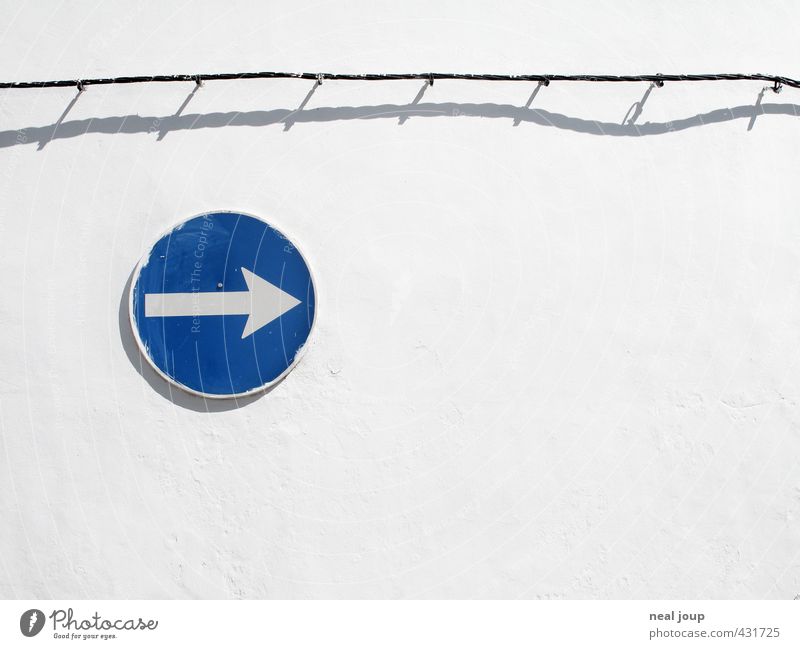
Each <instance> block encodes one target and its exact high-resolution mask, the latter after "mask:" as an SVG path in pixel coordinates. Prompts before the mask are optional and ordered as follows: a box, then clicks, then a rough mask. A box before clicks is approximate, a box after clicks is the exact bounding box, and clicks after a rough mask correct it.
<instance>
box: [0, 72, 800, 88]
mask: <svg viewBox="0 0 800 649" xmlns="http://www.w3.org/2000/svg"><path fill="white" fill-rule="evenodd" d="M243 79H307V80H310V81H316V82H317V83H318V84H322V82H323V81H399V80H403V79H422V80H426V81H428V83H429V84H431V85H433V83H434V81H437V80H443V79H454V80H459V81H536V82H539V83H540V84H542V85H545V86H547V85H549V84H550V83H551V82H553V81H580V82H591V83H598V82H599V83H605V82H612V83H614V82H623V83H624V82H642V81H647V82H651V83H654V84H655V85H656V86H659V87H661V86H663V85H664V83H666V82H670V83H673V82H679V81H767V82H769V83H772V84H773V87H772V90H774V91H775V92H780V90H781V87H782V86H789V87H791V88H800V80H797V79H792V78H790V77H781V76H776V75H771V74H759V73H756V74H628V75H615V74H462V73H450V72H414V73H406V74H338V73H330V72H222V73H216V74H167V75H155V76H150V77H147V76H129V77H100V78H96V79H61V80H57V81H2V82H0V89H3V88H10V89H13V88H65V87H77V88H78V90H84V89H85V88H86V87H87V86H108V85H112V84H127V83H170V82H175V81H194V82H195V83H196V84H197V85H201V84H202V83H203V82H205V81H224V80H243Z"/></svg>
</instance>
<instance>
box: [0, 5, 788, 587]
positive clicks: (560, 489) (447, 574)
mask: <svg viewBox="0 0 800 649" xmlns="http://www.w3.org/2000/svg"><path fill="white" fill-rule="evenodd" d="M3 4H4V5H5V6H4V7H3V15H4V16H6V17H7V20H6V21H5V24H4V26H3V28H2V29H4V31H3V33H2V37H0V60H1V61H3V66H2V75H0V76H2V78H3V80H29V79H46V78H62V77H66V78H72V77H81V76H83V77H86V76H97V75H114V74H151V73H173V72H187V73H194V72H210V71H243V70H259V69H277V70H312V71H316V70H326V71H343V72H344V71H347V72H362V71H374V72H383V71H418V70H437V71H464V72H473V71H478V72H480V71H486V72H565V73H566V72H600V73H643V72H756V71H760V72H765V73H776V74H784V75H789V76H795V77H800V53H799V52H798V49H797V33H796V27H797V24H798V23H800V6H798V5H797V3H793V2H788V1H787V2H774V3H752V2H712V3H704V4H703V6H698V3H693V2H670V3H663V4H659V5H656V4H655V3H641V2H613V3H609V2H572V3H565V2H563V1H556V0H553V1H548V2H537V3H535V4H533V3H525V2H507V3H502V6H497V4H498V3H489V2H486V3H478V2H471V3H466V4H465V3H463V2H443V3H437V4H436V5H435V6H434V5H432V4H431V3H429V2H423V1H421V0H412V1H410V2H404V3H386V6H383V7H379V6H377V4H376V3H374V2H367V1H361V0H355V1H349V2H341V3H331V2H329V3H311V2H292V3H278V2H272V3H268V4H267V5H265V6H261V3H255V2H254V3H231V2H216V3H215V2H207V1H204V2H201V3H195V4H193V5H190V4H180V5H178V4H176V5H174V7H166V8H165V7H164V6H162V5H163V3H159V2H149V3H136V5H137V6H136V7H133V8H130V7H127V6H126V8H125V9H124V10H122V9H120V8H119V6H114V5H112V4H111V3H108V4H105V5H103V6H100V5H97V6H95V4H94V3H88V2H87V3H85V4H83V5H80V4H79V5H77V8H76V5H74V4H67V3H63V4H60V3H44V4H42V5H37V4H36V3H24V4H18V3H15V2H4V3H3ZM12 17H13V20H12V19H11V18H12ZM763 85H764V84H761V83H749V82H740V83H718V84H697V85H690V84H681V85H674V84H673V85H670V84H668V85H667V86H666V87H664V88H662V89H657V90H654V91H653V92H651V93H650V95H649V97H648V98H647V101H646V102H645V105H644V106H643V110H642V113H641V115H640V116H639V117H638V119H637V124H639V125H641V126H642V130H641V133H642V135H641V136H639V137H635V136H634V135H636V134H637V131H636V129H634V128H631V127H621V126H620V124H621V122H622V121H623V119H624V118H625V116H626V113H628V112H629V109H631V107H632V104H633V103H634V102H636V101H638V100H640V99H641V98H642V96H643V94H644V93H645V91H646V89H647V87H646V85H645V84H624V85H616V84H613V85H612V84H609V85H604V86H599V85H576V84H553V85H551V86H550V87H548V88H544V89H542V90H541V92H539V93H538V94H537V96H536V97H535V98H534V100H533V102H532V104H531V108H530V110H522V109H521V108H520V107H522V106H524V104H525V102H526V101H527V100H528V98H529V96H530V94H531V92H532V91H533V90H534V85H533V84H512V83H498V84H491V83H475V84H468V83H458V82H445V81H440V82H437V83H436V84H435V85H434V86H433V87H432V88H428V89H427V90H426V91H425V93H424V96H423V97H422V98H421V99H420V100H419V105H418V106H417V107H416V108H413V113H412V114H411V116H410V117H409V118H408V119H405V118H404V115H406V116H407V111H408V110H409V108H408V104H409V103H410V102H411V101H412V100H413V99H414V97H415V96H416V95H417V94H418V92H419V91H420V88H421V86H422V84H421V83H418V82H396V83H381V84H363V83H362V84H359V83H349V84H345V83H332V82H326V83H325V84H324V85H323V86H322V87H320V88H318V89H317V90H316V92H315V93H314V94H313V95H312V96H311V98H310V99H309V101H308V103H307V105H306V106H305V110H304V112H303V113H299V114H294V115H292V116H291V117H290V118H289V120H288V123H287V120H286V119H284V118H285V117H286V115H287V113H286V111H287V110H292V111H293V110H294V109H296V108H297V107H298V106H299V105H300V104H301V102H302V101H303V99H304V98H305V97H306V95H307V94H308V93H309V91H310V90H311V88H312V84H311V83H309V82H302V81H250V82H217V83H208V84H207V85H206V86H205V87H203V88H201V89H200V90H199V91H198V92H196V93H195V94H194V96H192V97H191V99H190V100H189V102H188V104H186V105H185V106H183V109H182V112H181V115H180V116H178V117H176V118H170V116H173V115H175V113H176V112H178V111H179V107H181V106H182V105H183V104H184V103H185V101H186V99H187V96H188V95H189V94H190V92H191V91H192V85H191V84H167V85H160V86H154V85H135V86H127V87H113V88H112V87H102V88H101V87H93V88H90V89H88V90H87V91H86V92H85V93H83V94H82V95H81V96H80V97H79V98H78V99H77V101H76V102H75V103H74V105H72V106H71V108H70V110H69V112H68V113H67V114H66V115H65V116H64V117H63V122H62V123H61V125H60V126H59V128H58V129H56V130H55V134H54V138H53V139H51V140H50V139H49V138H51V136H53V132H54V129H53V125H54V124H55V123H56V122H57V120H58V119H59V116H60V115H62V113H63V112H64V111H65V109H67V107H68V105H69V104H70V102H71V101H72V100H73V99H74V97H75V91H73V90H72V89H49V90H27V91H0V122H1V123H0V131H2V132H1V133H0V169H1V170H2V172H1V173H0V198H1V200H2V210H0V214H1V215H2V217H1V220H0V242H1V247H0V250H1V251H2V252H0V291H1V292H2V296H3V299H2V300H1V301H0V327H2V333H3V335H2V337H0V367H1V368H2V370H3V371H2V374H0V426H2V427H1V428H0V434H1V437H0V467H2V468H1V469H0V513H2V520H3V525H2V526H0V596H4V597H29V598H42V597H57V598H73V597H131V598H138V597H223V598H224V597H542V598H569V597H573V598H574V597H626V598H627V597H682V598H693V597H701V596H707V597H724V598H728V597H730V598H762V597H771V598H790V597H793V596H794V595H795V594H797V593H800V471H799V465H798V453H800V405H799V404H798V399H800V366H799V365H798V360H799V359H798V337H799V336H800V301H799V298H800V293H799V292H798V280H800V238H799V237H800V218H798V216H799V214H798V207H797V191H796V188H797V185H796V183H797V180H796V178H797V170H798V163H800V153H799V151H800V148H799V147H798V142H800V140H798V136H800V120H798V117H797V116H798V115H800V90H792V89H788V88H787V89H785V90H784V91H783V93H781V94H780V95H775V94H773V93H772V92H766V93H765V94H763V96H762V98H761V108H762V111H761V112H763V113H764V114H758V116H757V117H754V109H753V105H754V104H755V103H756V101H757V100H758V97H759V91H760V90H761V89H762V86H763ZM122 118H125V119H122ZM292 119H294V122H292V121H291V120H292ZM515 120H519V121H520V123H519V124H515ZM231 121H232V124H231V125H228V126H225V124H227V123H229V122H231ZM245 123H252V124H255V125H254V126H248V125H244V124H245ZM192 126H194V128H192ZM117 131H120V132H117ZM601 133H606V135H602V134H601ZM210 209H241V210H245V211H248V212H251V213H254V214H258V215H260V216H262V217H264V218H266V219H268V220H270V221H272V222H273V223H274V224H275V225H277V226H279V227H281V228H282V229H285V230H286V231H287V232H289V233H291V234H292V235H293V236H294V238H295V240H296V242H297V244H298V245H299V246H300V247H301V249H302V251H303V253H304V254H305V255H306V257H307V258H308V259H309V260H310V262H311V264H312V265H313V267H314V270H315V275H316V280H317V288H318V297H319V313H318V321H317V330H316V342H315V344H314V345H313V348H312V349H311V350H310V352H309V353H308V354H307V355H306V357H305V358H304V360H303V361H302V362H301V364H300V366H299V367H298V368H297V369H296V370H295V371H294V372H293V373H292V374H290V376H289V377H288V379H287V380H286V381H284V382H283V383H282V384H281V385H280V386H279V387H278V388H277V389H275V390H274V391H273V392H271V393H270V394H268V395H266V396H264V397H262V398H260V399H256V400H254V401H251V402H249V403H245V404H240V406H241V407H239V408H238V409H236V408H233V409H220V407H219V404H209V409H210V411H208V410H206V407H205V405H204V404H203V402H202V401H198V400H197V399H195V398H192V397H188V396H184V395H183V394H180V393H175V392H172V393H171V392H170V391H169V389H168V388H167V386H166V384H164V383H162V382H161V381H160V380H159V379H158V378H156V377H155V376H154V375H153V373H152V371H150V370H149V369H147V368H141V367H140V360H139V359H138V357H137V356H136V352H135V351H134V349H135V348H134V347H133V344H132V341H131V336H130V333H129V330H128V328H127V322H126V312H125V307H124V301H125V299H126V282H127V281H128V278H129V276H130V273H131V272H132V270H133V267H134V265H135V263H136V261H137V260H138V258H139V257H140V255H141V254H142V253H143V252H144V251H145V250H146V249H147V248H148V247H149V246H150V245H151V244H152V243H153V242H154V241H155V239H156V238H157V236H158V235H159V234H160V233H161V232H162V231H164V230H165V229H166V228H168V227H170V226H171V225H173V224H174V223H176V222H178V221H181V220H183V219H185V218H187V217H189V216H191V215H193V214H196V213H199V212H203V211H207V210H210Z"/></svg>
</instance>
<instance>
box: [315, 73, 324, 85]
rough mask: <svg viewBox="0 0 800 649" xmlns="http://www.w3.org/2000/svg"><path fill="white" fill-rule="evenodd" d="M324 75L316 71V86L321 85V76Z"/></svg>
mask: <svg viewBox="0 0 800 649" xmlns="http://www.w3.org/2000/svg"><path fill="white" fill-rule="evenodd" d="M324 76H325V75H324V74H322V72H320V73H318V74H317V85H318V86H321V85H322V79H323V77H324Z"/></svg>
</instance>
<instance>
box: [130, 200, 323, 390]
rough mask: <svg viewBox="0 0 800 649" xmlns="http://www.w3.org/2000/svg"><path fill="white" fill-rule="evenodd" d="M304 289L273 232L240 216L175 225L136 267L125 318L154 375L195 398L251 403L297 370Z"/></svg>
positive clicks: (303, 336)
mask: <svg viewBox="0 0 800 649" xmlns="http://www.w3.org/2000/svg"><path fill="white" fill-rule="evenodd" d="M315 297H316V296H315V293H314V282H313V279H312V277H311V271H310V270H309V268H308V265H307V264H306V261H305V259H303V256H302V255H301V254H300V251H299V250H298V249H297V248H296V247H295V245H294V244H293V243H292V242H291V241H289V239H287V238H286V237H285V236H284V235H283V234H281V232H279V231H278V230H276V229H275V228H273V227H272V226H270V225H269V224H268V223H265V222H264V221H262V220H261V219H258V218H256V217H254V216H250V215H249V214H241V213H238V212H209V213H207V214H200V215H199V216H195V217H193V218H191V219H189V220H188V221H185V222H183V223H181V224H180V225H178V226H176V227H175V228H174V229H173V230H171V231H170V232H168V233H167V234H165V235H164V236H163V237H161V238H160V239H159V240H158V241H157V242H156V243H155V245H154V246H153V247H152V248H151V249H150V252H149V253H148V254H147V255H146V256H145V257H144V258H143V259H142V261H140V262H139V265H138V267H137V268H136V271H135V272H134V275H133V279H132V281H131V293H130V319H131V326H132V327H133V333H134V337H135V338H136V341H137V343H138V344H139V349H140V350H141V352H142V354H144V356H145V358H147V360H148V361H149V362H150V364H151V365H152V366H153V367H154V368H155V370H156V371H157V372H158V373H159V374H161V375H162V376H163V377H164V378H165V379H167V380H168V381H170V382H172V383H174V384H175V385H177V386H178V387H180V388H183V389H184V390H187V391H188V392H192V393H194V394H199V395H201V396H205V397H213V398H225V397H239V396H244V395H247V394H252V393H254V392H258V391H260V390H264V389H266V388H268V387H269V386H270V385H273V384H274V383H276V382H277V381H279V380H280V379H282V378H283V377H284V376H285V375H286V374H287V373H288V372H289V371H290V370H291V369H292V368H293V367H294V365H295V364H296V363H297V361H298V360H299V358H300V354H301V351H302V349H303V346H304V345H305V344H306V341H307V340H308V337H309V335H310V334H311V329H312V327H313V325H314V314H315V306H316V300H315Z"/></svg>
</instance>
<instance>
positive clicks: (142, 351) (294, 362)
mask: <svg viewBox="0 0 800 649" xmlns="http://www.w3.org/2000/svg"><path fill="white" fill-rule="evenodd" d="M207 214H241V215H242V216H249V217H250V218H253V219H256V220H257V221H260V222H261V223H263V224H264V225H266V226H267V227H269V228H272V229H273V230H275V231H276V232H278V234H280V235H282V236H283V237H284V238H285V239H286V240H287V241H289V243H291V244H292V246H293V247H294V249H295V251H296V252H297V254H299V255H300V258H301V259H302V260H303V262H304V263H305V265H306V268H308V276H309V279H310V280H311V288H312V290H313V291H314V317H313V319H312V320H311V327H310V329H309V331H308V337H307V338H306V341H305V343H303V345H302V346H301V347H300V348H299V349H298V350H297V353H296V354H295V355H294V359H293V360H292V362H291V363H290V364H289V366H288V367H287V368H286V369H285V370H283V372H281V373H280V374H279V375H278V376H277V377H276V378H274V379H273V380H272V381H270V382H268V383H265V384H264V385H261V386H259V387H257V388H253V389H252V390H247V391H245V392H237V393H235V394H213V393H208V392H200V391H199V390H195V389H194V388H190V387H189V386H188V385H184V384H183V383H181V382H180V381H177V380H175V379H174V378H172V377H171V376H169V375H168V374H166V373H165V372H164V371H162V370H161V368H160V367H158V366H157V365H156V364H155V362H154V361H153V359H152V358H150V355H149V354H148V353H147V350H146V347H145V345H144V343H143V342H142V339H141V337H140V336H139V330H138V327H137V326H136V317H135V315H134V311H133V289H134V288H135V287H136V284H137V283H138V281H139V274H140V272H141V270H142V268H143V267H144V265H145V263H146V262H147V261H149V259H150V253H151V252H152V251H153V246H155V244H156V243H158V242H159V241H161V239H163V238H164V237H165V236H167V235H168V234H170V233H171V232H173V231H175V230H176V229H178V228H180V227H181V226H182V225H184V224H185V223H188V222H189V221H192V220H194V219H196V218H198V217H202V216H206V215H207ZM294 242H295V239H294V238H293V237H291V236H289V235H288V234H286V230H284V229H283V227H277V226H275V225H273V224H272V223H269V222H268V221H265V220H264V219H262V218H261V217H260V216H256V215H255V214H251V213H250V212H246V211H244V210H208V211H206V212H200V213H199V214H195V215H194V216H190V217H189V218H187V219H184V220H183V221H180V222H179V223H176V224H175V225H173V226H172V227H170V228H169V229H167V230H165V231H164V232H162V233H161V234H160V235H159V236H158V237H157V238H156V240H155V241H154V242H153V243H152V245H151V246H150V247H149V248H148V249H147V252H146V253H145V254H144V255H142V257H141V258H140V259H139V262H138V263H137V264H136V269H135V270H134V271H133V275H132V276H131V283H130V286H129V287H128V324H130V327H131V331H132V332H133V338H134V340H135V341H136V346H137V347H138V348H139V354H140V355H141V356H142V357H143V358H144V359H145V360H146V361H147V363H148V364H149V365H150V367H152V368H153V369H154V370H155V372H156V374H158V375H159V376H160V377H161V378H162V379H164V380H165V381H166V382H167V383H169V384H171V385H174V386H175V387H177V388H180V389H181V390H183V391H184V392H186V393H188V394H191V395H193V396H196V397H203V398H204V399H243V398H246V397H250V396H253V395H256V394H261V393H262V392H265V391H267V390H269V389H270V388H272V387H273V386H275V385H277V384H278V383H280V382H281V381H283V379H285V378H286V376H287V375H288V374H289V372H291V371H292V370H293V369H294V368H295V367H296V366H297V364H298V363H299V362H300V360H301V359H302V358H303V356H305V353H306V351H308V348H309V347H310V346H311V344H312V341H313V336H314V330H315V325H316V324H317V311H318V308H319V307H318V300H317V282H316V281H315V279H314V271H313V269H312V267H311V264H309V263H308V259H307V258H306V256H305V255H304V254H303V253H302V251H301V250H300V248H299V247H298V246H296V245H295V243H294Z"/></svg>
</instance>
